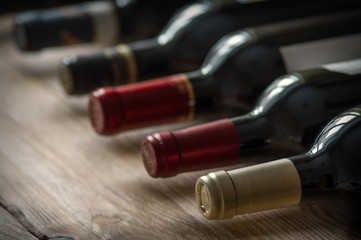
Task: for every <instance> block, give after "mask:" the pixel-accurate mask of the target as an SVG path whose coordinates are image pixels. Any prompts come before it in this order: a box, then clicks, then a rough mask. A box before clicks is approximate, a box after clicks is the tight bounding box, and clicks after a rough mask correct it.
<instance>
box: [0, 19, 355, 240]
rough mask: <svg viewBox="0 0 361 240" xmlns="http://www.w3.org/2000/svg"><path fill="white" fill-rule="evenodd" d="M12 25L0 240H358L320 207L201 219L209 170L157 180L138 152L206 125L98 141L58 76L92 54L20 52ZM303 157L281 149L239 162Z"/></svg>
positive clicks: (1, 117)
mask: <svg viewBox="0 0 361 240" xmlns="http://www.w3.org/2000/svg"><path fill="white" fill-rule="evenodd" d="M11 19H12V18H11V16H1V19H0V54H1V55H0V103H1V104H0V239H248V238H252V239H258V238H260V239H271V238H276V239H279V238H286V239H291V238H292V239H293V238H294V239H304V238H309V239H318V238H323V239H357V238H360V236H361V235H360V233H359V232H357V231H356V230H354V229H352V228H350V227H349V224H350V223H349V222H348V221H345V220H344V219H347V218H340V219H341V221H342V223H341V222H340V221H338V220H339V219H338V218H337V217H334V216H335V214H333V213H337V211H332V210H333V209H334V208H333V207H331V208H327V204H324V203H325V202H322V201H316V202H314V201H312V202H310V204H307V205H302V206H297V207H291V208H287V209H278V210H271V211H266V212H261V213H254V214H246V215H243V216H237V217H234V218H232V219H228V220H224V221H209V220H206V219H204V218H203V217H202V216H201V214H200V213H199V212H198V209H197V208H196V204H195V197H194V186H195V182H196V180H197V178H198V177H200V176H201V175H203V174H206V173H207V172H209V171H210V170H205V171H198V172H192V173H183V174H180V175H178V176H176V177H173V178H169V179H153V178H151V177H150V176H148V174H147V173H146V171H145V170H144V167H143V163H142V160H141V157H140V151H139V146H140V142H141V140H142V139H143V138H144V137H145V136H146V135H148V134H150V133H153V132H155V131H162V130H167V129H171V130H175V129H178V128H183V127H185V126H190V125H193V124H196V123H200V122H202V121H207V120H211V119H210V118H202V119H199V120H197V121H193V122H189V123H179V124H172V125H163V126H156V127H150V128H145V129H140V130H134V131H127V132H124V133H121V134H119V135H116V136H113V137H102V136H98V135H97V134H96V133H95V132H94V131H93V129H92V128H91V126H90V124H89V121H88V117H87V111H86V105H87V96H84V97H68V96H66V94H65V93H64V92H63V90H62V88H61V87H60V84H59V83H58V81H57V72H56V70H57V64H58V62H59V60H60V59H61V57H62V56H65V55H69V54H70V53H81V52H91V51H96V50H97V49H96V47H91V46H84V47H78V48H70V49H65V50H64V49H60V50H59V49H57V50H46V51H42V52H41V53H34V54H23V53H20V52H19V51H18V50H17V49H16V48H15V47H14V45H13V43H12V39H11V37H10V33H9V31H10V30H11V24H12V21H11ZM300 151H301V150H300V148H297V147H295V148H289V147H287V146H285V145H283V144H281V145H280V146H275V147H273V148H265V149H263V150H262V151H259V152H258V155H257V156H256V155H252V154H250V155H248V156H246V157H245V158H246V159H247V160H250V161H252V160H255V161H259V160H260V159H263V158H265V159H267V158H268V159H275V158H278V157H283V156H288V155H293V154H295V153H297V152H300ZM259 154H262V157H259ZM234 167H236V166H231V167H228V168H227V169H230V168H234ZM340 206H342V207H344V208H341V211H338V213H341V215H342V216H344V215H345V214H346V213H348V211H349V212H350V208H349V207H348V204H341V205H340ZM330 209H331V210H330ZM351 213H352V212H351ZM336 215H337V214H336ZM342 219H343V220H342Z"/></svg>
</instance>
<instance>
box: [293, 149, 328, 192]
mask: <svg viewBox="0 0 361 240" xmlns="http://www.w3.org/2000/svg"><path fill="white" fill-rule="evenodd" d="M290 160H291V161H292V163H293V164H294V165H295V167H296V169H297V172H298V175H299V177H300V180H301V185H302V190H308V189H324V188H333V187H334V186H335V184H334V180H333V179H334V176H333V174H334V173H333V171H332V165H331V161H330V160H329V158H328V155H327V154H318V155H312V156H311V155H308V154H304V155H298V156H295V157H291V158H290Z"/></svg>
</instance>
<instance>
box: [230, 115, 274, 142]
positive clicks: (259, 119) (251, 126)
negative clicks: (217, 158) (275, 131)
mask: <svg viewBox="0 0 361 240" xmlns="http://www.w3.org/2000/svg"><path fill="white" fill-rule="evenodd" d="M231 121H232V122H233V124H234V125H235V127H236V130H237V133H238V136H239V142H240V147H241V148H252V147H260V146H262V145H264V144H266V143H268V142H269V139H270V132H269V121H268V119H267V118H266V116H262V115H259V116H255V115H253V114H252V113H249V114H246V115H242V116H239V117H235V118H232V119H231Z"/></svg>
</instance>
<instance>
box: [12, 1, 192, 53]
mask: <svg viewBox="0 0 361 240" xmlns="http://www.w3.org/2000/svg"><path fill="white" fill-rule="evenodd" d="M190 2H192V1H191V0H180V1H175V2H168V1H160V0H156V1H147V0H130V1H117V0H114V1H89V2H84V3H79V4H73V5H68V6H62V7H57V8H52V9H44V10H30V11H26V12H23V13H20V14H18V15H17V16H16V18H15V28H14V38H15V43H16V45H17V46H18V48H19V49H20V50H23V51H38V50H41V49H43V48H46V47H55V46H62V45H70V44H79V43H91V42H98V43H102V44H103V45H111V44H115V43H116V42H119V41H120V40H122V41H130V40H133V41H134V40H139V39H143V38H148V37H153V36H155V35H156V34H158V33H159V31H160V30H161V29H162V28H163V27H164V26H165V24H166V22H167V21H168V20H169V18H170V17H171V15H172V14H173V13H174V12H175V11H176V10H177V9H178V8H180V7H181V6H183V5H185V4H187V3H190ZM160 3H162V5H161V6H162V8H159V6H160Z"/></svg>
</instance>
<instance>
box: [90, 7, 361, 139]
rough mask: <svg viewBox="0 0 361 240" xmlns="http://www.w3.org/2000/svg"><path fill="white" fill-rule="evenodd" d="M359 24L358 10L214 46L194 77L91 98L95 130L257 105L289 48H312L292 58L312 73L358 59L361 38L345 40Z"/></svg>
mask: <svg viewBox="0 0 361 240" xmlns="http://www.w3.org/2000/svg"><path fill="white" fill-rule="evenodd" d="M358 20H361V14H360V12H359V11H358V10H357V11H352V12H343V13H336V14H326V15H322V16H321V15H320V16H317V17H310V18H302V19H298V20H293V21H285V22H278V23H273V24H267V25H260V26H258V27H251V28H248V29H243V30H240V31H237V32H234V33H231V34H228V35H226V36H225V37H224V38H222V39H221V40H220V41H218V42H217V44H215V46H214V47H213V48H212V50H211V51H210V52H209V54H208V56H207V57H206V59H205V61H204V63H203V65H202V67H201V68H200V69H198V70H196V71H192V72H188V73H185V74H176V75H172V76H168V77H164V78H159V79H155V80H152V81H145V82H140V83H134V84H128V85H125V86H119V87H106V88H100V89H98V90H96V91H94V92H92V94H91V95H90V99H89V105H88V113H89V118H90V120H91V123H92V126H93V128H94V129H95V131H96V132H97V133H99V134H104V135H111V134H115V133H118V132H120V131H124V130H129V129H134V128H140V127H145V126H151V125H156V124H164V123H171V122H177V121H186V120H191V119H193V118H194V117H195V116H196V115H197V114H198V113H199V112H202V111H204V110H210V109H212V106H213V105H214V104H216V103H219V102H222V101H223V100H224V99H225V98H231V97H232V98H241V99H243V100H244V101H245V102H247V103H249V104H253V103H254V101H255V100H256V97H257V96H258V95H259V94H260V93H261V92H262V90H263V89H264V88H265V87H266V86H267V84H269V83H270V82H271V81H272V80H273V79H275V78H276V77H278V76H280V75H283V74H285V73H286V72H288V70H287V65H286V63H287V59H286V58H283V56H282V55H281V54H282V49H285V48H286V45H287V46H288V47H291V46H292V45H295V44H296V43H302V42H306V41H308V42H307V43H305V45H306V46H307V44H308V45H309V46H312V48H308V49H307V48H306V47H305V46H303V45H302V46H303V47H302V52H298V53H297V52H294V54H295V55H296V56H300V55H302V54H306V55H307V56H308V57H309V60H308V61H307V63H308V64H309V65H308V67H312V66H318V65H321V64H324V63H329V62H335V61H342V60H346V59H350V58H356V57H360V56H361V52H360V48H358V47H356V46H358V45H360V42H361V38H360V37H361V35H360V34H356V35H347V36H345V35H342V34H347V33H351V32H359V31H360V30H361V26H359V25H358V24H354V23H355V22H358ZM341 35H342V36H341ZM336 36H338V38H331V39H330V38H329V39H324V38H326V37H336ZM321 39H322V41H321ZM311 40H315V41H316V40H319V41H321V43H322V44H321V45H320V44H319V43H320V42H319V41H316V42H315V41H311ZM296 46H298V47H299V46H300V45H297V44H296ZM330 48H331V49H332V51H331V50H330ZM280 49H281V50H280ZM305 49H306V50H308V51H306V50H305ZM288 50H290V49H288ZM288 57H291V55H288ZM296 70H300V69H294V71H296Z"/></svg>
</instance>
